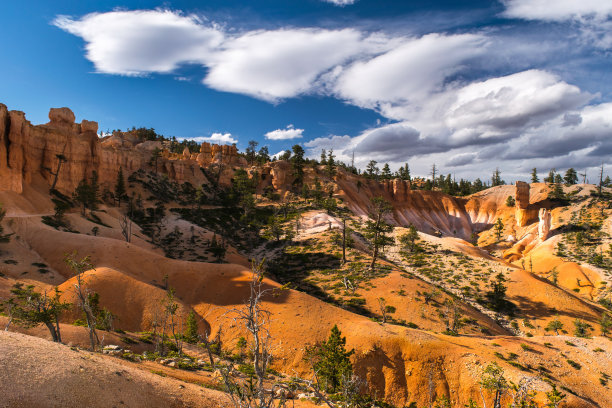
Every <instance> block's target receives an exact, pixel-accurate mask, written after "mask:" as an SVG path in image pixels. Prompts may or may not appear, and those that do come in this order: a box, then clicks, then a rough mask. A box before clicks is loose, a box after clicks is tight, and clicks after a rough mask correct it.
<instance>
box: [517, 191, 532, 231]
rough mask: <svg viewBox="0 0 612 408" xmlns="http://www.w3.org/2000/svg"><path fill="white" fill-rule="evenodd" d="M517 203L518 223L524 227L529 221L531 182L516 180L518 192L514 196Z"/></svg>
mask: <svg viewBox="0 0 612 408" xmlns="http://www.w3.org/2000/svg"><path fill="white" fill-rule="evenodd" d="M514 201H515V203H516V216H515V218H516V224H517V225H518V226H519V227H524V226H525V225H527V224H528V222H529V211H528V207H529V184H528V183H525V182H524V181H517V182H516V193H515V197H514Z"/></svg>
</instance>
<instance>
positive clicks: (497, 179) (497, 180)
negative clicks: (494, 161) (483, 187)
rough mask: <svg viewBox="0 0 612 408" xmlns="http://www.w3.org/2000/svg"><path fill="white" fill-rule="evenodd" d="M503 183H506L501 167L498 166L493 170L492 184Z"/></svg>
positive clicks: (499, 184) (493, 185) (498, 184)
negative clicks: (502, 177)
mask: <svg viewBox="0 0 612 408" xmlns="http://www.w3.org/2000/svg"><path fill="white" fill-rule="evenodd" d="M502 184H505V183H504V182H503V181H502V179H501V171H499V168H496V169H495V171H494V172H493V175H492V176H491V186H492V187H495V186H501V185H502Z"/></svg>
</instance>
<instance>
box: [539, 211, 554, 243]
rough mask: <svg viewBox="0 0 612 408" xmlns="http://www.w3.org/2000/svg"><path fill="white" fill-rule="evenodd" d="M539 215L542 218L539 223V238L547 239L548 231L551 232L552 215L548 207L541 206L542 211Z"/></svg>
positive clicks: (541, 239)
mask: <svg viewBox="0 0 612 408" xmlns="http://www.w3.org/2000/svg"><path fill="white" fill-rule="evenodd" d="M538 215H539V218H540V223H539V224H538V238H539V239H540V241H546V238H548V233H549V232H550V226H551V222H552V215H551V213H550V211H549V210H547V209H546V208H540V213H539V214H538Z"/></svg>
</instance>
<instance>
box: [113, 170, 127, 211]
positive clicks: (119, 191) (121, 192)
mask: <svg viewBox="0 0 612 408" xmlns="http://www.w3.org/2000/svg"><path fill="white" fill-rule="evenodd" d="M126 197H127V190H126V189H125V179H124V178H123V167H119V173H117V182H116V184H115V200H117V204H118V205H119V206H120V207H121V200H123V199H124V198H126Z"/></svg>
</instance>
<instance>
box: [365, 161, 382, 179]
mask: <svg viewBox="0 0 612 408" xmlns="http://www.w3.org/2000/svg"><path fill="white" fill-rule="evenodd" d="M377 163H378V162H377V161H376V160H370V161H369V162H368V165H367V166H366V173H367V175H368V177H369V178H371V179H373V178H378V172H379V169H378V167H376V164H377Z"/></svg>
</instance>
